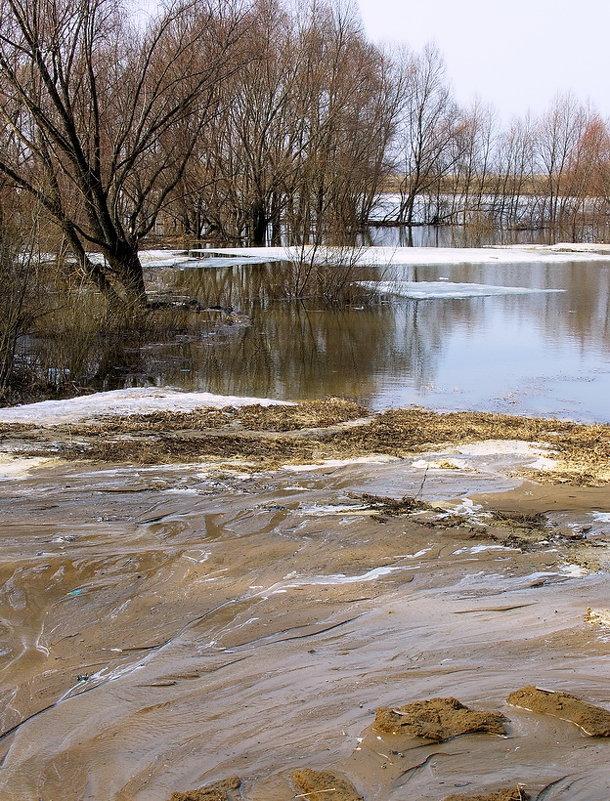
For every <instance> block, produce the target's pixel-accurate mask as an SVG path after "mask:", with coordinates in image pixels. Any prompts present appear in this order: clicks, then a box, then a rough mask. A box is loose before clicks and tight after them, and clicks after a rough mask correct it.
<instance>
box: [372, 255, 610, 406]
mask: <svg viewBox="0 0 610 801" xmlns="http://www.w3.org/2000/svg"><path fill="white" fill-rule="evenodd" d="M497 270H498V268H496V267H495V266H494V273H495V275H494V276H493V278H494V279H497V277H498V275H497ZM442 272H444V273H448V272H449V273H451V268H443V269H442ZM484 272H487V273H488V274H487V275H485V276H484V275H482V273H484ZM489 272H490V270H487V271H485V270H484V269H483V270H477V273H478V275H477V278H478V280H481V279H482V278H483V277H487V278H489V277H491V276H490V275H489ZM520 272H521V271H520ZM571 272H572V271H571V268H566V269H563V268H561V267H556V268H554V269H553V270H552V271H551V272H550V273H548V274H547V275H546V276H544V277H545V278H546V281H543V282H542V283H546V284H547V286H548V285H549V284H550V285H555V286H558V285H559V286H561V285H562V284H563V285H564V288H566V289H568V292H566V293H564V294H562V295H559V296H558V295H554V296H553V297H550V296H534V295H529V296H520V297H514V296H513V297H488V298H479V299H470V300H453V301H451V300H443V299H438V300H428V301H423V302H421V303H420V304H419V305H420V306H423V307H425V310H426V314H425V315H421V314H420V316H419V322H420V325H419V326H418V333H417V336H420V337H423V338H426V337H427V336H428V334H429V331H430V327H431V324H432V323H433V321H434V319H435V318H438V317H440V316H443V326H442V331H441V332H440V336H439V332H437V338H439V339H440V342H441V346H440V348H437V349H436V351H435V358H434V359H426V360H425V363H424V364H420V368H421V369H420V370H419V371H416V370H413V369H411V370H410V372H409V373H408V374H402V375H400V374H394V375H390V376H385V380H384V377H383V376H379V377H378V378H379V380H380V383H381V384H382V386H380V391H379V392H378V393H377V394H376V395H375V398H374V399H373V400H372V403H373V405H374V406H375V407H377V408H384V407H387V406H388V405H391V406H400V405H405V404H409V403H418V404H422V405H426V406H431V407H435V408H445V409H481V410H490V411H505V412H509V413H515V414H516V413H526V414H544V415H549V414H556V415H558V416H567V417H575V418H578V419H583V420H610V404H609V403H608V401H607V398H610V353H609V347H608V339H607V337H604V336H603V335H604V333H607V330H606V320H607V280H608V269H607V268H602V269H601V270H600V269H599V268H598V272H597V274H596V278H597V279H598V280H599V279H603V280H602V281H601V284H604V285H605V286H604V289H603V290H602V289H601V287H597V288H596V287H595V286H588V287H587V285H586V281H584V280H583V281H582V282H581V284H580V287H579V288H578V289H574V288H573V287H572V291H571V292H570V291H569V290H570V286H569V284H570V278H571V277H572V275H571ZM422 277H423V276H422ZM425 277H426V279H429V278H430V274H429V273H427V274H426V276H425ZM450 277H451V278H453V277H454V275H453V274H452V273H451V276H450ZM469 277H474V276H469ZM512 277H515V276H512ZM518 277H519V279H520V280H521V281H523V280H524V279H525V278H526V276H525V275H524V274H523V273H522V274H520V275H519V276H518ZM541 277H543V276H541V274H540V273H539V272H538V273H537V272H536V271H534V274H533V275H530V282H531V284H534V283H535V284H536V285H540V283H541V280H540V279H541ZM581 277H582V278H583V279H584V278H585V276H584V275H583V276H581ZM532 279H535V280H534V281H532ZM595 283H598V282H597V281H596V282H595ZM600 299H601V304H600ZM403 302H405V301H403ZM406 302H407V303H408V301H406ZM411 302H412V301H411ZM445 304H451V306H452V307H453V309H452V310H453V312H454V313H453V314H452V315H447V314H446V311H447V309H446V308H445V309H443V306H444V305H445ZM604 309H605V310H606V313H605V314H604ZM600 315H603V316H600ZM422 316H427V317H429V320H428V324H427V325H425V324H424V325H422ZM583 322H584V328H583ZM579 324H580V326H579ZM413 333H415V332H413ZM402 336H406V332H402ZM584 343H586V344H584ZM412 367H413V365H412Z"/></svg>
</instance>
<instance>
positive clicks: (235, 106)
mask: <svg viewBox="0 0 610 801" xmlns="http://www.w3.org/2000/svg"><path fill="white" fill-rule="evenodd" d="M0 113H1V114H2V120H3V123H4V125H3V126H2V129H1V132H0V203H1V204H2V208H3V211H2V214H3V216H4V217H6V216H7V213H8V212H7V209H9V210H12V212H11V216H15V215H17V216H19V215H20V214H21V215H22V217H23V219H24V220H27V219H31V216H32V208H33V207H34V206H35V207H36V209H37V212H36V219H37V230H48V231H53V232H54V235H55V239H56V242H57V243H58V244H57V247H58V248H60V249H62V248H63V249H64V250H67V251H69V252H70V254H71V260H70V261H69V263H70V264H72V265H73V267H72V269H73V270H74V271H75V272H77V273H79V274H80V275H81V276H82V277H84V278H85V279H86V280H87V281H89V282H92V283H93V284H94V285H95V286H96V287H97V288H98V289H99V290H100V291H101V292H102V293H103V294H104V295H105V296H106V298H107V299H108V300H109V302H110V303H111V304H114V305H115V306H118V307H120V306H126V305H127V306H142V305H145V304H146V292H145V287H144V281H143V274H142V267H141V264H140V261H139V257H138V248H139V247H140V245H141V243H142V241H143V240H145V239H146V238H147V237H150V235H151V234H152V233H154V232H155V230H156V226H157V225H159V223H160V222H161V223H162V224H163V228H164V230H165V231H166V232H175V233H176V234H179V235H181V236H184V237H185V238H187V239H190V240H191V241H193V242H197V241H203V240H208V241H215V242H226V243H240V244H248V245H263V244H279V243H287V244H303V243H314V244H315V243H320V242H328V243H334V242H336V243H345V242H349V241H352V240H353V238H354V237H355V236H356V235H357V234H358V233H359V232H362V231H363V229H365V228H366V226H367V224H368V222H369V220H370V218H371V216H372V214H373V211H374V209H375V208H376V207H377V205H378V197H379V195H380V193H382V192H384V191H391V192H394V193H395V195H396V198H397V199H396V202H395V203H394V205H393V206H392V210H391V212H389V213H388V218H387V220H386V222H387V223H392V224H403V225H407V226H412V225H414V224H415V223H443V222H444V223H448V222H464V223H469V222H473V221H476V220H478V219H481V218H484V219H485V220H489V221H492V222H494V223H498V224H501V225H503V226H511V227H537V226H538V227H539V226H550V227H557V226H562V227H564V229H565V226H566V225H567V226H571V228H572V230H573V235H574V236H575V237H576V236H578V235H581V233H582V231H583V230H584V228H583V226H584V225H586V224H587V222H588V221H591V220H600V219H601V220H605V219H606V216H607V213H608V209H609V208H610V206H609V203H610V132H609V128H608V124H607V122H606V121H605V120H603V119H602V118H601V117H600V116H599V115H598V114H597V113H596V112H595V111H594V110H593V109H591V108H589V107H587V106H584V105H583V104H581V103H579V102H578V101H577V100H576V99H575V98H573V97H571V96H566V97H561V98H558V99H556V100H555V101H554V103H553V104H552V106H551V107H550V109H548V110H547V111H545V112H544V113H543V114H541V115H540V116H537V117H533V116H530V117H526V118H523V119H518V120H515V121H514V122H513V123H512V124H511V125H510V126H509V128H508V129H502V128H501V127H500V126H499V124H498V122H497V119H496V117H495V115H494V113H493V111H492V110H491V109H490V108H488V107H486V106H484V105H483V104H482V103H475V104H473V105H472V106H471V107H469V108H460V107H459V106H458V105H457V103H456V102H455V100H454V98H453V96H452V92H451V87H450V84H449V81H448V78H447V75H446V70H445V66H444V63H443V59H442V56H441V54H440V53H439V52H438V51H437V50H436V49H435V48H434V47H426V48H425V49H424V50H423V52H421V53H412V52H409V51H408V50H406V49H397V50H385V49H382V48H380V47H378V46H376V45H374V44H372V43H371V42H369V41H368V40H367V38H366V36H365V35H364V33H363V30H362V27H361V24H360V22H359V20H358V19H357V16H355V15H354V13H353V12H352V11H349V10H345V8H344V7H343V6H341V5H339V4H338V3H335V2H334V0H310V2H308V3H303V4H298V6H292V5H289V4H288V3H287V2H282V0H248V1H246V0H244V2H241V0H177V1H176V2H170V3H167V4H165V5H161V6H160V7H159V10H158V12H156V13H155V14H153V15H152V16H147V17H145V16H143V15H142V14H140V15H138V14H136V13H135V11H134V7H132V6H129V5H127V6H126V5H125V4H123V3H121V2H120V0H27V2H24V0H0ZM377 213H378V212H377ZM93 252H95V253H98V254H101V256H102V258H99V257H98V258H95V257H92V256H91V255H90V254H91V253H93Z"/></svg>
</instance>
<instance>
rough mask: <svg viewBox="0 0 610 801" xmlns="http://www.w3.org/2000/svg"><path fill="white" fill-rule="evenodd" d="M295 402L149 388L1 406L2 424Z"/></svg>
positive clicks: (64, 420) (52, 423) (41, 423)
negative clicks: (4, 407) (2, 407)
mask: <svg viewBox="0 0 610 801" xmlns="http://www.w3.org/2000/svg"><path fill="white" fill-rule="evenodd" d="M254 404H260V405H261V406H272V405H276V404H279V405H282V404H285V405H290V406H292V405H294V404H292V403H288V402H287V401H278V400H272V399H271V398H248V397H236V396H233V395H213V394H211V393H210V392H180V391H179V390H175V389H168V388H157V387H146V388H132V389H117V390H112V391H111V392H97V393H95V394H94V395H85V396H82V397H79V398H70V399H69V400H51V401H41V402H39V403H29V404H27V405H24V406H13V407H10V408H8V409H0V423H34V424H36V425H55V424H58V423H73V422H76V421H79V420H87V419H90V418H92V417H101V416H110V415H113V416H123V415H130V414H147V413H150V412H160V411H172V412H190V411H193V410H195V409H208V408H214V409H220V408H222V407H223V406H252V405H254Z"/></svg>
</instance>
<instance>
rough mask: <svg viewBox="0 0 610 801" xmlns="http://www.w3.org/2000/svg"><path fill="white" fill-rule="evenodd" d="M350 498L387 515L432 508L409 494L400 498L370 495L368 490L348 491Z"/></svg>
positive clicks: (396, 515)
mask: <svg viewBox="0 0 610 801" xmlns="http://www.w3.org/2000/svg"><path fill="white" fill-rule="evenodd" d="M350 498H354V499H356V500H359V501H361V502H362V503H364V504H366V505H367V506H368V507H369V509H374V510H375V511H378V512H379V513H380V514H382V515H387V516H388V517H398V516H400V515H408V514H411V513H412V512H419V511H424V510H426V511H427V510H429V509H432V508H433V507H432V506H431V505H430V504H429V503H426V502H425V501H420V500H418V499H417V498H414V497H412V496H411V495H405V496H404V497H402V498H389V497H387V496H385V495H370V494H369V493H368V492H350Z"/></svg>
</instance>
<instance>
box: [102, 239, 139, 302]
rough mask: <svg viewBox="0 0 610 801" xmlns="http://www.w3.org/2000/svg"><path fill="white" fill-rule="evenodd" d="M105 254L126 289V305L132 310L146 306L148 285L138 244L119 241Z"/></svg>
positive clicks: (118, 279)
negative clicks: (145, 283)
mask: <svg viewBox="0 0 610 801" xmlns="http://www.w3.org/2000/svg"><path fill="white" fill-rule="evenodd" d="M104 256H105V257H106V260H107V262H108V265H109V267H110V270H111V271H112V273H114V275H115V276H116V279H117V281H118V283H119V284H120V285H121V286H122V288H123V289H124V291H125V297H124V303H125V306H126V307H127V308H128V309H132V310H133V309H137V308H145V307H146V305H147V299H146V287H145V285H144V273H143V270H142V264H141V262H140V257H139V256H138V248H137V246H136V245H130V244H128V243H127V242H118V243H116V244H115V245H114V247H113V248H112V249H109V250H107V251H106V252H105V253H104Z"/></svg>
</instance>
